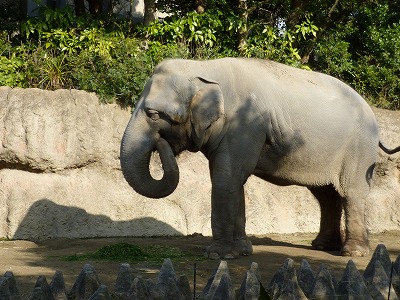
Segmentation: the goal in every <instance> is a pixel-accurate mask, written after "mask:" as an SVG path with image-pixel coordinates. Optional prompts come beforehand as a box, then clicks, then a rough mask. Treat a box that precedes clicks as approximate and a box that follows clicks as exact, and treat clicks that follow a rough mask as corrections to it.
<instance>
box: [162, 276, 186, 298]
mask: <svg viewBox="0 0 400 300" xmlns="http://www.w3.org/2000/svg"><path fill="white" fill-rule="evenodd" d="M164 299H166V300H185V297H184V296H183V294H182V293H181V291H180V290H179V288H178V286H177V284H176V280H174V279H173V278H169V279H168V285H167V288H166V289H165V296H164Z"/></svg>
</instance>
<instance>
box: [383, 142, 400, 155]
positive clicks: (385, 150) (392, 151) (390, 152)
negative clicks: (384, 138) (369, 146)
mask: <svg viewBox="0 0 400 300" xmlns="http://www.w3.org/2000/svg"><path fill="white" fill-rule="evenodd" d="M379 148H381V149H382V150H383V151H384V152H385V153H386V154H394V153H397V152H399V151H400V146H398V147H396V148H394V149H388V148H386V147H385V146H383V145H382V143H381V141H379Z"/></svg>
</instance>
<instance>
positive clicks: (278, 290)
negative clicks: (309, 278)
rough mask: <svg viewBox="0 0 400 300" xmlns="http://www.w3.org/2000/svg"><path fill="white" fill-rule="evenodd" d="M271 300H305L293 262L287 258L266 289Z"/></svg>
mask: <svg viewBox="0 0 400 300" xmlns="http://www.w3.org/2000/svg"><path fill="white" fill-rule="evenodd" d="M267 291H268V293H269V294H270V296H271V297H272V299H282V300H283V299H307V298H306V295H304V292H303V291H302V290H301V288H300V286H299V283H298V282H297V276H296V269H295V268H294V261H293V259H291V258H287V259H286V260H285V262H284V263H283V264H282V266H281V267H280V268H279V270H278V271H277V272H276V273H275V275H274V276H273V277H272V280H271V282H270V284H269V285H268V288H267Z"/></svg>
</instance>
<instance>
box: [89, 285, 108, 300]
mask: <svg viewBox="0 0 400 300" xmlns="http://www.w3.org/2000/svg"><path fill="white" fill-rule="evenodd" d="M89 300H111V296H110V293H109V292H108V288H107V287H106V286H105V285H104V284H101V285H100V286H99V288H98V289H97V290H96V292H94V294H93V295H92V296H90V298H89Z"/></svg>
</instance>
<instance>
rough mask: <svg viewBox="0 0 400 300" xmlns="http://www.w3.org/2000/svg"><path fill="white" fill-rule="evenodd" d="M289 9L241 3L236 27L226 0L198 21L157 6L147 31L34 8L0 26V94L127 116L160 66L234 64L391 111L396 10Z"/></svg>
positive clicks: (185, 5) (276, 2)
mask: <svg viewBox="0 0 400 300" xmlns="http://www.w3.org/2000/svg"><path fill="white" fill-rule="evenodd" d="M296 3H297V2H296ZM334 3H336V4H337V2H334ZM297 4H298V6H296V5H297ZM297 4H294V2H293V1H288V0H273V1H260V0H248V1H247V7H248V18H247V20H246V19H245V18H243V14H240V11H239V9H238V8H237V1H233V0H222V1H217V0H205V7H206V10H205V12H204V13H202V14H198V13H196V12H194V11H193V6H192V5H193V4H192V1H189V2H188V1H183V0H159V1H157V6H158V9H161V10H163V11H166V12H168V13H170V16H169V17H167V18H166V19H165V20H163V21H162V22H159V21H157V22H154V23H152V24H151V25H150V26H148V27H144V26H143V25H140V24H133V23H132V21H131V20H129V19H123V18H122V19H121V18H117V17H115V16H110V15H108V16H107V18H102V17H94V16H91V15H90V14H85V15H84V16H82V17H76V16H75V15H74V12H73V10H72V9H71V8H70V7H66V8H64V9H61V10H59V9H58V10H53V9H50V8H49V7H47V6H41V7H40V8H39V16H38V17H35V18H28V19H27V20H26V21H25V22H23V23H22V24H20V25H18V23H17V22H15V21H14V20H12V22H11V23H12V24H14V25H13V26H17V27H14V28H12V26H11V25H10V24H11V23H7V24H6V25H4V26H3V25H2V24H1V25H0V85H8V86H12V87H15V86H19V87H39V88H45V89H58V88H77V89H84V90H87V91H91V92H95V93H97V95H98V96H99V97H100V99H101V100H102V101H105V102H114V101H116V102H118V103H120V104H121V105H123V106H133V105H135V103H136V101H137V99H138V98H139V96H140V94H141V91H142V89H143V86H144V84H145V81H146V79H147V78H148V77H149V76H150V74H151V73H152V71H153V69H154V67H155V66H156V65H157V64H158V63H159V62H160V61H162V60H163V59H164V58H167V57H176V58H178V57H179V58H185V59H213V58H219V57H225V56H233V57H235V56H239V55H241V56H246V57H257V58H263V59H271V60H275V61H279V62H282V63H285V64H289V65H292V66H296V67H300V68H306V69H313V70H317V71H321V72H324V73H328V74H331V75H333V76H335V77H338V78H340V79H341V80H344V81H345V82H347V83H348V84H350V85H352V86H353V87H354V88H355V89H356V90H357V91H358V92H360V93H361V94H362V95H363V96H364V97H365V98H366V99H367V100H368V101H369V102H370V103H371V104H374V105H376V106H381V107H385V108H390V109H400V99H399V97H400V96H399V94H400V82H399V81H400V79H399V78H400V74H399V72H400V55H399V53H400V44H399V43H400V22H399V20H400V13H399V11H400V6H399V5H398V4H397V3H396V2H393V1H390V0H382V1H379V3H378V2H377V1H358V0H350V1H347V2H345V3H344V2H343V3H342V2H340V4H339V5H335V4H333V3H332V1H324V0H319V1H299V2H298V3H297ZM241 12H243V10H242V11H241ZM1 30H3V31H1ZM239 33H240V34H239ZM243 33H244V34H243ZM238 37H242V38H243V37H244V38H245V43H241V40H239V39H238ZM239 42H240V43H239ZM239 44H240V45H241V48H240V52H239V51H238V49H237V47H238V45H239Z"/></svg>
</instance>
